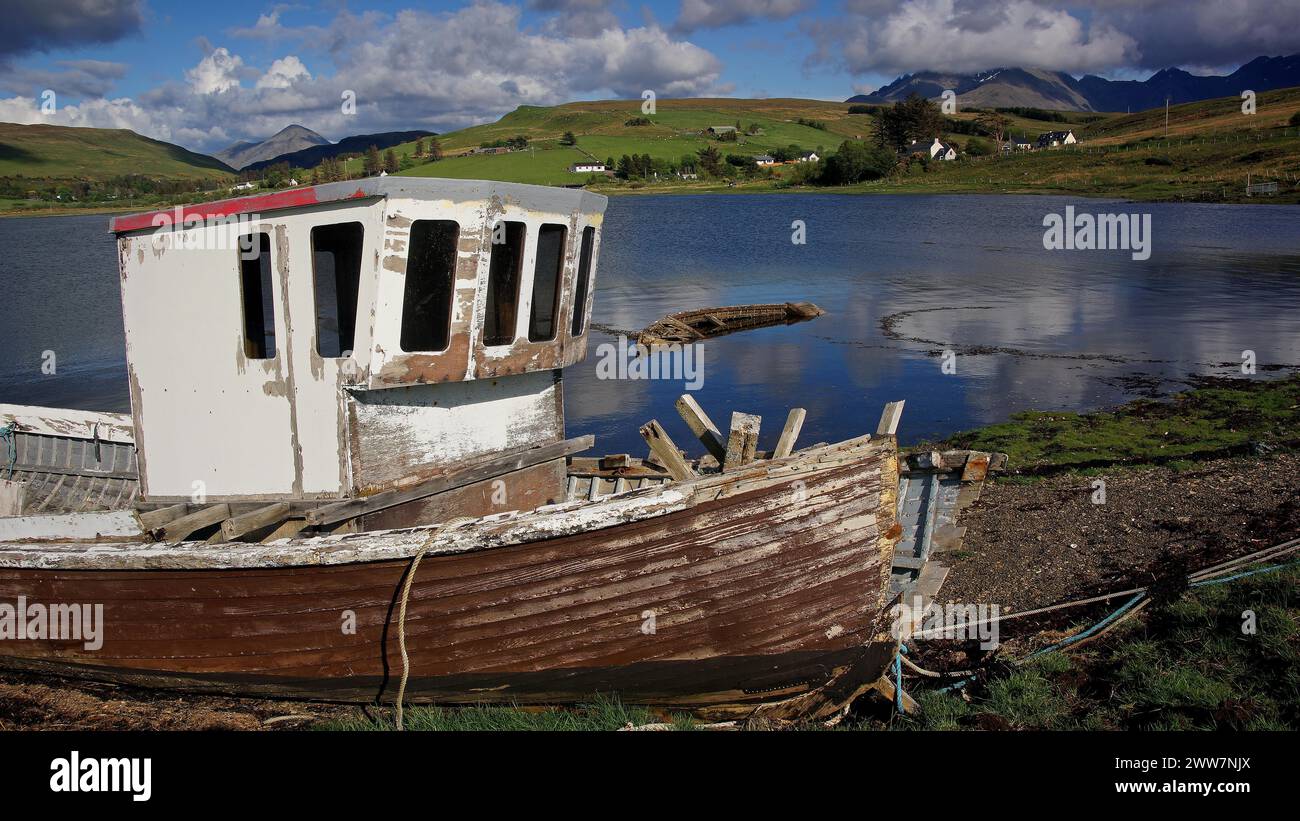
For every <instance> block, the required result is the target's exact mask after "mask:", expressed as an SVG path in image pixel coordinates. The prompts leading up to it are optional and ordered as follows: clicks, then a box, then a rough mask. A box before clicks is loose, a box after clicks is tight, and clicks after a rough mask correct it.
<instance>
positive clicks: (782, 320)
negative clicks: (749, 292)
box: [637, 302, 826, 346]
mask: <svg viewBox="0 0 1300 821" xmlns="http://www.w3.org/2000/svg"><path fill="white" fill-rule="evenodd" d="M824 313H826V312H825V311H823V310H822V309H821V308H818V307H817V306H816V305H814V304H812V303H811V302H778V303H771V304H762V305H729V306H727V307H723V308H696V309H694V310H690V311H679V312H677V313H674V314H669V315H668V316H665V317H664V318H663V319H658V320H655V321H654V322H652V323H651V324H650V325H647V326H646V327H645V329H644V330H642V331H641V332H640V333H638V334H637V342H639V343H640V344H642V345H647V346H649V345H666V344H673V343H677V344H681V343H687V342H697V341H699V340H701V339H709V338H711V337H715V336H724V335H726V334H730V333H735V332H736V331H747V330H750V329H751V328H766V327H769V326H771V325H790V324H793V323H795V322H806V321H808V320H810V319H815V318H817V317H819V316H821V315H822V314H824Z"/></svg>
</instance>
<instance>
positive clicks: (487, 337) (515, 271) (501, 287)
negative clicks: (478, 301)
mask: <svg viewBox="0 0 1300 821" xmlns="http://www.w3.org/2000/svg"><path fill="white" fill-rule="evenodd" d="M524 233H525V230H524V224H523V223H522V222H499V223H497V224H496V225H495V226H493V229H492V261H491V264H490V265H489V267H488V281H487V309H486V315H485V316H484V318H483V344H484V345H509V344H510V343H512V342H514V341H515V317H516V315H517V313H516V311H517V308H518V305H519V279H520V273H521V272H522V271H523V265H524Z"/></svg>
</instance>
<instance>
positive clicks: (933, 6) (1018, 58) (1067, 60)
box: [805, 0, 1139, 74]
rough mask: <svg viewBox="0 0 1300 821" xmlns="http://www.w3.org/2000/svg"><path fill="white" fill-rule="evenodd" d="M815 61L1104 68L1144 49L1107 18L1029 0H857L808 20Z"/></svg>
mask: <svg viewBox="0 0 1300 821" xmlns="http://www.w3.org/2000/svg"><path fill="white" fill-rule="evenodd" d="M805 28H806V30H808V31H810V33H812V34H813V36H814V39H815V40H816V41H817V42H818V44H819V46H820V48H819V51H818V52H817V54H816V55H815V56H814V58H813V61H814V62H835V63H839V64H841V65H842V66H843V67H844V68H845V69H846V70H848V71H849V72H851V73H853V74H867V73H873V72H883V73H905V72H913V71H922V70H927V69H930V70H938V71H954V72H972V71H979V70H982V69H988V68H994V67H998V66H1021V67H1026V68H1047V69H1053V70H1057V71H1069V72H1076V73H1079V72H1089V71H1105V70H1107V69H1111V68H1115V67H1117V66H1122V65H1125V64H1127V63H1129V62H1132V61H1133V60H1135V59H1136V58H1137V57H1138V55H1139V49H1138V44H1137V41H1136V40H1135V39H1134V38H1133V37H1131V36H1130V35H1128V34H1126V33H1124V32H1122V31H1120V30H1119V29H1117V28H1115V27H1114V26H1112V25H1110V24H1109V23H1106V22H1103V21H1101V20H1100V19H1094V20H1093V21H1092V23H1091V24H1090V25H1089V24H1086V23H1085V22H1084V21H1083V20H1082V19H1080V18H1078V17H1075V16H1073V15H1071V14H1070V13H1069V12H1068V11H1066V10H1063V9H1053V8H1045V7H1043V6H1041V5H1039V4H1037V3H1035V2H1031V0H996V2H993V3H987V4H984V3H981V4H974V3H972V2H967V1H966V0H906V2H903V3H901V4H896V5H892V6H889V7H883V6H881V5H880V4H879V3H877V2H874V0H854V2H852V3H850V13H849V14H848V15H846V16H845V17H844V18H843V19H839V20H835V21H831V22H827V23H814V24H809V25H807V26H806V27H805Z"/></svg>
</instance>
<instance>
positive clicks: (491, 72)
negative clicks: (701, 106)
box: [0, 0, 730, 151]
mask: <svg viewBox="0 0 1300 821" xmlns="http://www.w3.org/2000/svg"><path fill="white" fill-rule="evenodd" d="M580 1H581V2H586V0H580ZM520 14H521V12H520V9H519V7H517V6H512V5H505V4H502V3H498V2H494V1H493V0H480V1H479V2H475V3H474V4H473V5H470V6H467V7H465V8H461V9H459V10H457V11H454V12H445V13H439V14H430V13H427V12H422V11H410V10H407V11H401V12H398V13H397V14H396V15H395V16H393V17H385V16H382V15H379V14H376V13H372V12H368V13H365V14H361V15H353V14H350V13H349V12H347V11H343V12H340V13H339V14H338V16H336V17H335V18H334V20H333V21H332V22H331V23H330V25H328V26H305V27H302V28H297V29H286V30H285V36H286V37H287V38H292V39H293V40H294V41H295V43H296V47H295V50H296V51H297V53H298V54H307V53H310V54H320V55H323V57H322V59H326V58H327V59H329V60H330V61H331V62H332V69H333V71H332V72H326V71H323V70H322V69H321V66H320V65H315V66H314V67H315V71H314V72H311V71H308V69H307V67H306V65H304V64H303V61H302V60H301V59H300V58H299V57H298V56H296V55H285V56H282V57H280V58H279V59H277V60H275V61H274V62H273V63H271V65H270V66H269V67H268V68H266V69H265V70H264V71H259V70H258V69H255V68H253V67H251V66H249V65H247V64H246V63H245V61H244V60H243V58H242V57H240V56H239V55H238V54H234V53H232V52H231V51H230V50H229V49H228V48H224V47H222V48H215V49H212V50H211V51H209V52H208V53H207V54H206V55H205V56H204V57H203V58H202V59H201V60H200V61H199V62H198V64H197V65H196V66H194V67H193V68H192V69H190V70H188V71H186V72H185V82H169V83H165V84H163V85H161V86H158V87H156V88H153V89H150V90H149V91H147V92H145V93H142V94H140V95H138V96H136V97H135V98H134V99H125V98H123V99H118V100H112V101H105V100H95V101H85V102H83V103H82V104H81V105H80V106H76V107H67V108H60V110H59V111H58V112H57V113H56V114H55V115H53V116H52V117H50V118H42V117H41V116H40V114H39V105H38V101H36V100H32V99H31V98H12V99H10V100H0V119H4V120H9V121H11V122H53V123H59V124H64V125H94V126H102V127H109V128H130V129H132V130H134V131H137V132H139V133H141V134H145V135H147V136H150V137H155V138H157V139H163V140H168V141H172V142H180V143H182V144H183V145H186V146H187V147H190V148H194V149H196V150H202V151H213V150H218V149H221V148H224V147H226V145H228V144H229V143H230V142H232V141H233V140H235V139H244V138H254V137H259V138H260V137H266V136H269V135H271V134H274V133H275V132H277V131H279V130H280V129H281V128H283V127H284V126H285V125H287V124H289V123H292V122H300V123H302V124H303V125H306V126H308V127H310V128H313V129H315V130H317V131H319V132H321V133H322V134H326V135H328V136H331V137H333V138H336V139H337V138H339V137H343V136H347V135H349V134H363V133H368V132H376V131H387V130H396V129H406V128H418V127H425V128H431V129H433V130H436V131H446V130H451V129H454V128H461V127H464V126H467V125H472V124H475V123H479V122H485V121H490V120H493V119H495V118H497V117H499V116H501V115H502V114H505V113H507V112H509V111H511V110H513V109H515V108H516V107H518V106H520V105H524V104H533V105H555V104H559V103H563V102H569V101H571V100H574V99H582V98H588V99H590V98H593V97H605V98H608V97H611V96H615V97H625V98H627V99H629V100H634V101H637V102H638V104H639V101H640V99H641V92H642V90H644V89H653V90H654V91H655V93H656V94H658V95H659V96H660V97H673V96H679V97H683V96H704V95H709V94H719V93H726V92H728V91H729V90H730V87H729V86H727V85H725V84H722V83H721V82H720V80H719V78H720V75H721V73H722V64H721V62H720V61H719V60H718V58H717V57H715V56H714V55H713V54H712V53H710V52H709V51H707V50H705V49H702V48H700V47H698V46H695V45H693V44H691V43H688V42H683V41H680V40H676V39H674V38H673V37H672V36H670V35H669V34H668V33H667V32H665V31H664V30H663V29H661V28H659V27H658V26H653V25H647V26H642V27H638V28H626V29H625V28H622V27H619V26H617V25H616V26H613V27H610V28H605V29H602V30H599V31H594V32H585V33H584V34H583V36H568V35H565V34H563V33H562V32H560V31H558V30H555V29H554V28H548V27H543V28H542V29H541V30H538V29H535V28H533V29H529V28H525V27H523V26H522V24H521V21H520ZM242 80H248V81H249V82H241V81H242ZM345 91H351V92H353V93H355V95H356V104H357V105H356V112H355V114H353V115H350V116H349V115H345V114H344V113H343V112H342V110H341V106H340V103H341V95H342V94H343V93H344V92H345Z"/></svg>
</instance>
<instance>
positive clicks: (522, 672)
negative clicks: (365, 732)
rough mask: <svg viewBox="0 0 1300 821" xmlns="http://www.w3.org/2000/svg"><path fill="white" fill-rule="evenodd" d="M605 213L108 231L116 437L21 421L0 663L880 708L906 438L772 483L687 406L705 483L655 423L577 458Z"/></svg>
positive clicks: (422, 200)
mask: <svg viewBox="0 0 1300 821" xmlns="http://www.w3.org/2000/svg"><path fill="white" fill-rule="evenodd" d="M604 208H605V198H604V197H601V196H598V195H594V194H591V193H587V192H584V191H580V190H561V189H548V188H541V187H535V186H524V185H510V184H501V183H492V182H477V181H454V180H434V179H406V178H401V179H399V178H393V177H386V178H378V179H370V180H365V181H361V182H346V183H332V184H328V185H320V186H315V187H312V188H306V189H299V190H293V191H287V192H281V193H274V194H270V195H266V196H259V197H248V198H242V199H234V200H229V201H223V202H214V203H208V204H203V205H196V206H191V207H187V208H183V209H176V210H175V211H172V212H159V213H150V214H140V215H135V216H127V217H118V218H116V219H114V220H113V222H112V230H113V231H114V232H115V233H116V235H117V242H118V257H119V262H120V275H121V291H122V308H123V318H124V322H125V329H126V359H127V364H128V373H129V380H130V396H131V414H130V415H129V416H128V415H125V414H111V413H93V412H86V411H71V410H58V409H51V408H33V407H18V406H13V405H6V406H0V426H2V427H0V433H4V434H5V440H4V442H3V444H4V445H6V446H7V447H8V448H9V450H8V452H7V453H6V452H5V451H4V450H0V476H4V477H6V478H5V480H4V482H3V487H0V504H3V505H5V506H6V507H7V510H3V511H0V512H3V513H6V514H8V515H4V516H0V666H4V667H7V668H10V669H17V670H26V671H36V672H39V673H48V674H55V675H60V676H71V677H82V678H89V679H98V680H106V681H111V682H119V683H126V684H132V685H142V686H149V687H159V688H167V689H172V690H181V691H197V692H210V693H228V694H256V695H268V696H279V697H301V698H311V699H329V700H339V701H354V702H373V701H375V700H377V699H378V700H381V701H392V700H394V699H395V698H397V697H398V692H399V690H403V691H404V699H405V700H406V701H408V702H445V703H482V702H497V703H517V704H541V703H545V704H558V703H568V702H579V701H583V700H587V699H590V698H591V697H592V696H593V694H596V693H616V694H617V695H618V696H619V697H620V698H622V699H623V700H624V701H625V702H628V703H637V704H647V705H653V706H655V707H660V708H667V709H686V710H693V711H695V712H697V713H699V714H703V715H709V716H730V717H737V716H745V715H749V714H753V713H755V712H763V713H766V714H771V715H777V716H793V715H823V714H827V713H829V712H830V711H833V710H835V709H838V708H839V707H841V706H843V705H844V704H846V703H847V702H848V701H849V700H851V699H853V698H854V697H856V696H857V695H858V694H860V693H862V692H863V691H864V690H866V689H869V688H873V687H874V688H876V689H879V690H881V691H882V692H892V690H890V689H889V685H888V682H887V680H886V679H882V675H883V674H884V673H885V672H886V668H887V666H888V664H889V663H890V661H891V660H892V658H893V656H894V654H895V650H896V647H897V643H896V641H894V640H892V639H891V638H890V636H889V632H888V629H887V628H888V625H887V620H886V616H885V611H886V607H887V606H888V604H889V601H888V596H889V593H888V590H889V579H890V565H891V560H892V556H893V545H894V541H895V540H896V539H897V536H898V528H897V527H896V524H895V518H896V516H895V514H896V497H897V488H898V459H897V448H896V445H895V440H894V437H893V436H892V435H889V433H888V432H887V433H885V434H884V435H878V436H863V437H860V438H857V439H852V440H849V441H846V442H840V443H837V444H830V445H820V446H815V447H811V448H806V449H803V450H795V449H794V448H793V444H794V438H795V437H796V436H797V435H798V424H797V423H796V420H795V418H794V414H792V418H791V425H790V426H787V430H786V431H785V432H784V434H783V436H782V438H781V442H780V443H779V445H778V447H777V449H776V451H775V452H772V453H763V452H759V451H757V449H756V446H755V445H756V443H755V439H756V433H757V430H756V426H755V425H756V423H755V424H754V425H751V424H750V423H751V421H752V419H753V418H752V417H745V416H744V415H743V414H737V415H736V416H737V417H739V418H741V419H740V422H739V423H733V426H732V427H733V430H732V431H731V432H730V434H729V435H728V436H727V437H724V436H723V434H722V433H721V432H719V431H717V429H716V428H715V427H714V426H713V424H712V422H710V421H709V420H708V418H707V416H704V414H703V412H702V410H700V409H699V408H698V406H696V405H694V404H693V403H690V402H687V401H686V399H684V400H683V405H684V407H686V408H687V410H689V411H691V412H690V413H689V414H688V413H687V412H686V411H685V410H684V411H683V415H684V416H686V417H687V418H688V421H692V424H693V426H695V427H697V428H698V430H696V433H697V434H700V436H701V439H702V440H703V441H704V442H705V444H706V445H708V446H710V449H711V450H712V451H716V454H715V455H716V456H717V457H718V458H715V459H713V462H712V464H711V465H706V464H702V463H697V462H690V461H687V460H685V459H684V457H682V455H681V453H680V452H679V451H677V449H676V448H675V447H669V445H670V444H671V442H670V440H668V439H667V434H666V432H664V431H663V429H662V426H660V425H659V424H658V423H657V422H653V423H650V424H649V425H647V428H646V429H645V430H644V431H643V432H645V433H646V435H647V439H648V441H650V444H651V451H652V452H651V455H650V456H648V457H647V458H646V459H645V460H639V459H632V460H629V459H625V458H614V459H612V460H595V459H582V458H577V459H575V458H573V454H575V453H578V452H581V451H583V450H587V449H589V448H590V447H591V446H592V444H593V443H592V439H591V437H579V438H576V439H570V438H565V430H564V394H563V391H562V387H561V385H562V374H563V370H564V368H566V367H568V366H571V365H573V364H574V363H576V362H579V361H581V360H582V359H583V358H584V356H585V354H586V350H587V344H588V341H587V336H588V334H587V330H588V318H589V317H590V314H591V305H592V292H593V285H594V281H595V275H596V262H597V259H598V257H599V252H600V229H601V220H602V214H603V211H604ZM231 236H235V238H236V239H237V240H238V241H237V242H234V243H232V242H230V241H227V240H229V239H230V237H231ZM687 399H689V397H688V398H687ZM801 420H802V413H801V412H800V414H799V421H801ZM895 421H896V414H895ZM724 441H725V442H726V444H725V445H724V444H722V443H723V442H724ZM733 445H734V447H733ZM733 451H734V452H733ZM6 457H7V458H8V462H7V464H6ZM6 468H7V470H6ZM6 608H8V609H7V612H6ZM96 613H99V614H100V615H99V616H98V618H99V621H98V623H97V624H96V623H93V621H94V619H95V618H96V616H95V614H96ZM92 633H94V634H95V635H94V636H91V635H90V634H92Z"/></svg>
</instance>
